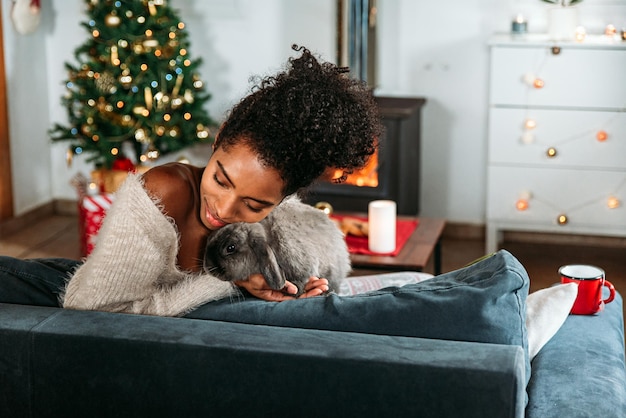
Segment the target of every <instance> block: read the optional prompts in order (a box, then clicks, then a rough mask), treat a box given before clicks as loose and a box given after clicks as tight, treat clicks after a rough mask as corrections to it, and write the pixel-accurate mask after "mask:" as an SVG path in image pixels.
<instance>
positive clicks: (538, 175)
mask: <svg viewBox="0 0 626 418" xmlns="http://www.w3.org/2000/svg"><path fill="white" fill-rule="evenodd" d="M490 48H491V64H490V66H491V68H490V94H489V99H490V100H489V141H488V152H489V156H488V171H487V205H486V206H487V243H486V247H487V251H488V252H491V251H494V250H496V249H497V247H498V244H499V242H500V241H501V235H502V231H506V230H512V231H537V232H550V233H570V234H582V235H604V236H626V42H620V41H610V40H608V39H606V38H605V37H602V36H597V37H595V38H594V37H588V39H586V40H585V41H584V42H582V43H576V42H564V43H554V42H550V41H548V40H547V39H543V38H542V37H541V36H529V37H528V38H525V39H515V38H511V37H509V36H498V37H494V38H493V39H492V40H491V42H490Z"/></svg>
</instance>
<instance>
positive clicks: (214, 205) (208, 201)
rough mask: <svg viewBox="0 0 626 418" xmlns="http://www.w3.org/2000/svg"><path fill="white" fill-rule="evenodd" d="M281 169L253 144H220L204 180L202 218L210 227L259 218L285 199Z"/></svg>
mask: <svg viewBox="0 0 626 418" xmlns="http://www.w3.org/2000/svg"><path fill="white" fill-rule="evenodd" d="M283 187H284V182H283V180H282V179H281V178H280V175H279V174H278V171H277V170H276V169H274V168H271V167H266V166H264V165H263V164H262V163H261V162H260V161H259V159H258V157H257V155H256V153H254V152H253V151H252V150H251V149H250V147H248V146H247V145H245V144H241V143H240V144H236V145H231V146H230V147H228V150H224V148H223V147H217V148H216V149H215V151H214V152H213V155H211V158H210V159H209V162H208V164H207V166H206V168H205V169H204V174H203V175H202V182H201V183H200V197H201V199H202V201H201V204H200V218H201V219H202V223H203V224H204V225H205V226H206V227H207V228H209V229H210V230H216V229H219V228H221V227H223V226H224V225H226V224H229V223H234V222H258V221H260V220H262V219H263V218H265V217H266V216H267V215H268V214H269V213H270V212H271V210H272V209H273V208H274V207H275V206H276V205H278V204H279V203H280V202H281V201H282V199H283V197H284V196H283V193H282V190H283Z"/></svg>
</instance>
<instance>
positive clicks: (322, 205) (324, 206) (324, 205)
mask: <svg viewBox="0 0 626 418" xmlns="http://www.w3.org/2000/svg"><path fill="white" fill-rule="evenodd" d="M315 208H316V209H319V210H321V211H322V212H324V213H325V214H326V215H332V214H333V211H334V209H333V206H332V205H331V204H330V203H328V202H317V203H316V204H315Z"/></svg>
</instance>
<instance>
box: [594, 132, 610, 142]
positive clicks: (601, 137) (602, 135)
mask: <svg viewBox="0 0 626 418" xmlns="http://www.w3.org/2000/svg"><path fill="white" fill-rule="evenodd" d="M608 138H609V134H607V133H606V131H598V133H596V139H597V140H598V141H599V142H604V141H606V140H607V139H608Z"/></svg>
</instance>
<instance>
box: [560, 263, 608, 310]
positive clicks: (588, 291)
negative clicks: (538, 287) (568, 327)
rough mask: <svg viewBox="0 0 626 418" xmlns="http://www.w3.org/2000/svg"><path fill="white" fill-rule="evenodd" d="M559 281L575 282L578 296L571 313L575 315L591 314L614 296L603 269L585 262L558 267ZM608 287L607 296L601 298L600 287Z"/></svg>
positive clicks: (600, 308)
mask: <svg viewBox="0 0 626 418" xmlns="http://www.w3.org/2000/svg"><path fill="white" fill-rule="evenodd" d="M559 275H560V276H561V283H576V284H577V285H578V296H576V300H575V301H574V306H573V307H572V310H571V313H573V314H575V315H593V314H595V313H598V312H600V311H601V310H602V309H604V304H606V303H609V302H611V301H612V300H613V299H614V298H615V287H613V284H612V283H611V282H609V281H608V280H606V279H605V277H604V270H602V269H601V268H599V267H596V266H589V265H585V264H570V265H567V266H563V267H561V268H560V269H559ZM605 286H606V287H607V288H608V289H609V297H608V298H606V299H602V289H603V288H604V287H605Z"/></svg>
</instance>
